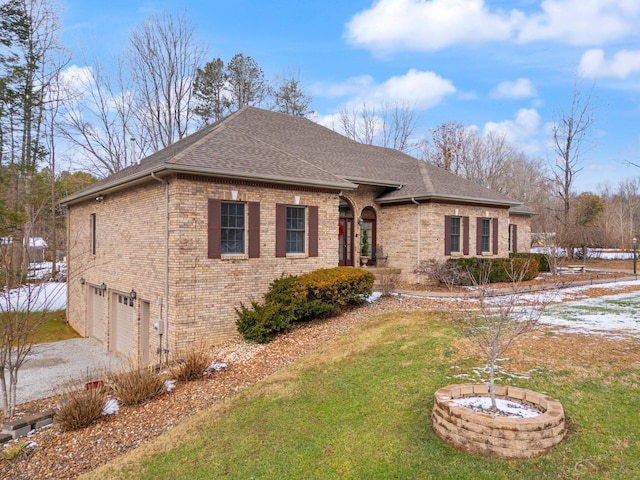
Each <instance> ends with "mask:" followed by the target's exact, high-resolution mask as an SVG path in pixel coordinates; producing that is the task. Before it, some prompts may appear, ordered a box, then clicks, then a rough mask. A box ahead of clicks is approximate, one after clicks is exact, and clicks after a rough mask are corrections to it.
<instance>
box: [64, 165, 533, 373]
mask: <svg viewBox="0 0 640 480" xmlns="http://www.w3.org/2000/svg"><path fill="white" fill-rule="evenodd" d="M382 191H383V188H381V187H372V186H360V187H359V188H358V189H357V190H355V191H351V192H344V193H343V197H344V198H345V199H346V200H348V201H349V203H350V204H351V206H352V208H353V213H354V229H355V232H354V233H355V236H354V265H356V266H358V265H360V263H359V260H360V258H359V248H358V246H359V243H360V228H359V227H358V225H357V219H358V217H359V216H360V214H361V212H362V210H363V209H364V208H366V207H371V208H373V209H374V210H375V212H376V225H377V238H376V243H377V244H378V245H382V246H383V248H384V252H385V255H387V256H388V262H387V266H389V267H396V268H399V269H401V270H402V278H401V279H402V280H403V281H407V282H415V281H417V280H423V279H418V278H417V277H416V275H414V274H413V273H412V272H413V270H414V268H415V266H416V265H417V263H418V260H419V259H421V260H426V259H429V258H437V259H441V260H442V259H444V258H446V257H445V255H444V216H445V215H456V214H457V215H460V216H469V217H470V222H469V225H470V229H469V230H470V231H469V232H468V234H469V236H470V250H471V251H470V255H471V256H474V255H475V238H476V237H475V235H476V221H475V219H476V217H484V216H485V215H488V216H489V217H491V218H497V219H498V225H499V231H498V236H499V242H498V243H499V253H498V255H497V256H507V255H508V252H507V242H508V219H509V217H508V211H507V209H506V208H496V207H478V206H470V205H463V204H460V205H454V204H437V203H423V204H420V206H419V207H418V206H417V205H415V204H413V203H407V204H403V205H393V206H383V207H381V206H380V205H378V204H376V203H375V202H374V198H376V197H377V196H378V195H379V194H380V193H381V192H382ZM339 198H340V197H339V195H338V192H336V191H326V190H325V191H323V190H320V189H303V188H294V187H287V186H275V185H258V184H252V183H250V182H235V183H234V182H221V181H214V180H211V179H206V178H202V177H195V176H193V177H190V176H173V177H170V178H168V179H167V184H165V183H162V182H159V181H157V180H150V181H149V182H147V183H144V184H141V185H138V186H133V187H130V188H128V189H125V190H121V191H119V192H117V193H112V194H105V195H104V199H103V201H101V202H97V201H95V200H94V199H92V200H90V201H86V202H84V203H79V204H74V205H71V206H70V207H69V209H68V242H69V243H68V244H69V252H68V258H69V263H68V278H69V288H68V307H67V308H68V311H67V315H68V317H67V318H68V320H69V323H70V324H71V326H72V327H73V328H74V329H76V330H77V331H78V332H79V333H80V334H81V335H83V336H88V335H89V334H90V332H89V330H88V318H87V317H88V314H89V313H90V307H89V305H88V303H89V302H88V298H90V297H89V295H90V293H91V292H92V290H91V289H92V287H97V286H99V285H101V284H103V283H104V284H105V285H106V286H107V290H106V292H105V297H104V308H103V312H102V314H103V316H104V334H105V340H104V343H105V347H106V348H108V349H110V350H113V349H114V339H113V338H112V334H113V329H112V327H111V324H112V323H113V318H114V311H115V305H114V303H115V302H116V301H117V295H118V294H120V295H125V296H128V295H129V292H130V291H131V290H132V289H133V290H135V292H136V300H135V302H133V303H134V305H133V322H134V329H133V337H134V338H133V344H134V345H136V346H138V347H137V350H136V352H134V355H137V356H138V359H142V358H143V355H142V353H143V352H142V350H141V347H140V345H141V344H143V345H144V349H146V348H147V346H146V343H148V352H149V353H148V359H149V361H151V362H154V361H155V359H156V358H157V357H156V355H157V352H158V350H159V349H160V348H162V349H168V350H169V351H170V352H174V351H179V350H181V349H183V348H186V347H188V346H192V345H194V344H197V343H199V342H218V341H222V340H224V339H227V338H230V337H232V336H233V335H235V334H236V327H235V321H236V314H235V309H236V308H237V307H238V306H239V305H240V303H241V302H242V303H245V304H248V303H249V302H250V301H251V300H255V301H260V300H261V298H262V294H263V293H265V292H266V291H267V289H268V286H269V284H270V283H271V282H272V281H273V280H274V279H276V278H278V277H280V275H281V274H285V275H287V274H294V275H297V274H302V273H306V272H309V271H313V270H316V269H318V268H326V267H334V266H336V265H337V264H338V241H337V240H338V231H337V223H338V205H339ZM209 199H219V200H223V201H224V200H229V201H232V200H236V201H241V202H258V203H259V204H260V256H259V258H249V257H248V255H246V254H245V255H224V254H223V255H222V258H208V201H209ZM278 203H284V204H288V205H301V206H316V207H318V256H317V257H309V256H308V255H307V254H296V255H289V256H287V257H285V258H282V257H276V254H275V249H276V245H275V239H276V227H275V224H276V204H278ZM456 209H457V210H458V212H457V213H456ZM92 214H95V215H96V227H97V228H96V240H97V241H96V253H95V255H94V254H92V252H91V244H92V239H91V228H90V225H91V224H90V219H91V215H92ZM418 218H420V242H418V228H417V227H418ZM167 219H168V224H167ZM521 219H522V220H523V221H522V223H521V222H520V219H519V220H518V243H519V247H518V249H519V251H526V249H525V247H524V245H525V244H527V247H526V248H528V241H529V235H530V228H529V226H528V225H529V222H528V218H527V217H521ZM306 222H307V229H306V231H307V232H308V222H309V216H308V215H307V216H306ZM167 238H168V250H167ZM307 240H308V239H307ZM305 242H306V240H305ZM418 244H420V252H418ZM245 245H246V243H245ZM521 245H522V249H521ZM306 247H307V248H308V242H306ZM80 279H83V282H81V281H80ZM158 320H162V321H163V324H164V325H163V327H164V329H163V330H162V331H161V332H160V331H157V330H155V329H154V323H155V322H157V321H158ZM159 333H162V334H163V338H162V345H160V336H159ZM147 338H148V340H146V339H147Z"/></svg>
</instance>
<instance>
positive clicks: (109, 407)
mask: <svg viewBox="0 0 640 480" xmlns="http://www.w3.org/2000/svg"><path fill="white" fill-rule="evenodd" d="M119 410H120V405H119V404H118V401H117V400H114V399H109V400H107V401H106V403H105V404H104V407H102V415H113V414H114V413H118V411H119Z"/></svg>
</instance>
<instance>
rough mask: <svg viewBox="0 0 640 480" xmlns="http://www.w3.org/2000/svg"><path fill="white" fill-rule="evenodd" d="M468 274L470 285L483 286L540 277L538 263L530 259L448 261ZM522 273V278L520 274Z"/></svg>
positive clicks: (456, 259)
mask: <svg viewBox="0 0 640 480" xmlns="http://www.w3.org/2000/svg"><path fill="white" fill-rule="evenodd" d="M448 262H451V263H453V264H455V265H457V266H458V268H459V269H460V271H462V272H467V273H468V275H469V279H468V280H467V282H466V283H464V284H466V285H469V284H470V283H476V284H483V283H485V281H486V282H488V283H502V282H511V281H514V280H522V281H527V280H533V279H534V278H536V277H537V276H538V273H539V270H538V263H537V262H536V261H532V260H531V259H528V258H475V257H474V258H451V259H449V260H448ZM521 273H522V278H521V277H520V274H521Z"/></svg>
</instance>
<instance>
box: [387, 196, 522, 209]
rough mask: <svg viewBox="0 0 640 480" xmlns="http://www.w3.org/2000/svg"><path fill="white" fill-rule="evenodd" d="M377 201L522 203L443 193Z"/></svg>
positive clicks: (478, 203) (388, 203)
mask: <svg viewBox="0 0 640 480" xmlns="http://www.w3.org/2000/svg"><path fill="white" fill-rule="evenodd" d="M375 201H376V203H378V204H380V205H393V204H396V203H408V202H411V203H415V202H434V201H436V202H437V201H440V202H445V203H467V204H475V205H495V206H500V207H505V208H511V207H514V206H517V205H521V202H517V201H513V200H504V199H503V200H498V199H491V198H486V197H485V198H480V197H463V196H458V195H443V194H423V195H407V196H402V197H400V196H394V198H391V199H385V198H377V199H376V200H375Z"/></svg>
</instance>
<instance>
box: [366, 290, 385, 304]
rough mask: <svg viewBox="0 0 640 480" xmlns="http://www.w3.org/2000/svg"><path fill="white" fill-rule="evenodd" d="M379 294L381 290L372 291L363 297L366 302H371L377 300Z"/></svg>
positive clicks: (380, 294)
mask: <svg viewBox="0 0 640 480" xmlns="http://www.w3.org/2000/svg"><path fill="white" fill-rule="evenodd" d="M381 296H382V293H381V292H373V293H372V294H371V295H369V296H368V297H364V299H365V301H366V302H369V303H373V302H375V301H376V300H378V299H379V298H380V297H381Z"/></svg>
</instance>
